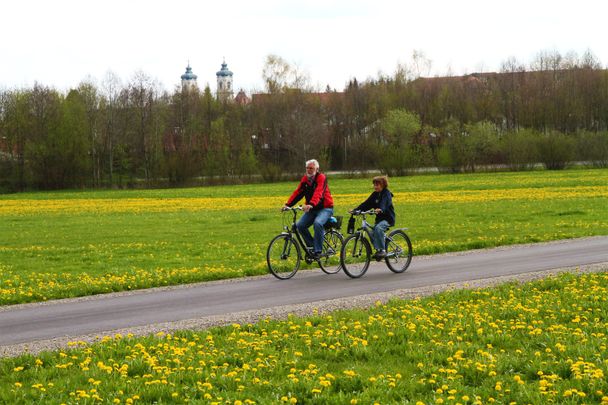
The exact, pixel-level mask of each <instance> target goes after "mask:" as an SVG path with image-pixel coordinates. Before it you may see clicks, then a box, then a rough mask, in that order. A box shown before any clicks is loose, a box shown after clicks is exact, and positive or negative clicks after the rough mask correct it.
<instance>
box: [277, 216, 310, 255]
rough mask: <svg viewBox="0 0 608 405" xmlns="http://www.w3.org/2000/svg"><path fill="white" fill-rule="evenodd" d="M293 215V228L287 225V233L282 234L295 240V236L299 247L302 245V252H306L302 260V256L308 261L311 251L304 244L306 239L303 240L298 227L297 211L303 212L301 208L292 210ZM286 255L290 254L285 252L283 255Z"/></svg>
mask: <svg viewBox="0 0 608 405" xmlns="http://www.w3.org/2000/svg"><path fill="white" fill-rule="evenodd" d="M290 211H291V213H292V214H293V220H292V223H291V227H288V226H287V225H285V226H284V229H285V231H284V232H282V233H283V234H285V235H289V236H290V237H291V238H293V235H295V236H296V237H295V239H296V241H297V242H298V245H300V248H302V250H303V251H304V258H302V257H301V256H300V259H308V258H310V250H309V248H308V246H306V243H305V242H304V239H303V238H302V235H300V231H298V227H297V226H296V218H297V216H298V213H297V211H302V208H301V207H295V208H290ZM286 248H287V247H284V248H283V249H286ZM285 253H287V254H289V253H290V252H285V251H283V255H285Z"/></svg>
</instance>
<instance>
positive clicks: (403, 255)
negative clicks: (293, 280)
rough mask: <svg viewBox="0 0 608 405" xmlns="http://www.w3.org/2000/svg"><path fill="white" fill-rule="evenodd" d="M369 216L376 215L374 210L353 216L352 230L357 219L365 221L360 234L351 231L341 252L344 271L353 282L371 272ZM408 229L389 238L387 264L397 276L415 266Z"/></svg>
mask: <svg viewBox="0 0 608 405" xmlns="http://www.w3.org/2000/svg"><path fill="white" fill-rule="evenodd" d="M366 215H375V211H374V210H373V209H372V210H369V211H353V212H352V213H351V220H350V221H349V228H350V224H351V223H353V222H354V217H355V216H361V217H362V220H361V227H360V228H358V229H357V230H354V229H352V230H351V229H348V232H349V233H351V235H350V236H348V237H347V238H346V239H345V240H344V243H343V244H342V250H341V251H340V264H341V265H342V269H343V270H344V273H346V275H348V276H349V277H351V278H359V277H361V276H363V275H364V274H365V272H366V271H367V269H368V268H369V262H370V257H371V250H372V247H371V243H370V241H371V239H372V230H373V226H372V225H371V224H369V223H368V222H367V221H366V219H365V217H366ZM353 225H354V224H353ZM407 229H408V228H397V229H394V230H392V231H391V232H390V233H388V234H387V235H385V246H386V257H385V258H384V261H385V262H386V265H387V266H388V268H389V269H390V270H391V271H392V272H393V273H403V272H404V271H405V270H407V268H408V267H409V265H410V263H411V262H412V242H411V241H410V238H409V236H407V234H406V233H405V231H406V230H407ZM351 231H352V232H351ZM377 260H378V261H380V260H382V259H377Z"/></svg>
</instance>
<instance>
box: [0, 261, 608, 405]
mask: <svg viewBox="0 0 608 405" xmlns="http://www.w3.org/2000/svg"><path fill="white" fill-rule="evenodd" d="M607 314H608V273H606V272H602V273H588V274H582V275H576V274H562V275H560V276H558V277H553V278H548V279H544V280H540V281H536V282H532V283H527V284H516V283H512V284H505V285H502V286H499V287H496V288H491V289H477V290H459V291H451V292H444V293H441V294H438V295H435V296H432V297H427V298H422V299H414V300H408V301H402V300H394V301H390V302H388V303H385V304H383V303H379V302H378V303H377V304H376V305H375V306H374V307H372V308H370V309H368V310H351V311H340V312H333V313H330V314H319V313H317V314H315V315H313V316H309V317H305V318H296V317H291V318H289V319H287V320H283V321H276V320H271V319H266V320H262V321H260V322H258V323H257V324H243V325H239V324H234V325H232V326H227V327H222V328H212V329H208V330H204V331H197V332H194V331H183V332H179V333H176V334H171V335H165V334H157V335H155V336H148V337H145V338H136V337H132V336H120V335H115V336H112V337H105V338H104V339H103V340H102V341H101V342H98V343H94V344H91V345H88V344H86V343H84V342H72V343H71V345H70V346H71V348H67V349H65V350H60V351H55V352H46V353H42V354H39V355H37V356H34V355H22V356H20V357H15V358H5V359H0V403H6V404H18V403H22V404H25V403H38V404H47V403H48V404H96V403H106V404H138V403H158V404H168V403H190V404H199V403H201V404H216V405H219V404H231V405H243V404H378V405H380V404H394V403H411V404H416V405H424V404H463V405H464V404H492V403H497V404H513V405H515V404H544V403H566V404H590V403H593V404H608V380H607V379H606V376H607V375H608V360H607V359H608V356H607V355H606V352H607V345H608V335H607V330H608V315H607Z"/></svg>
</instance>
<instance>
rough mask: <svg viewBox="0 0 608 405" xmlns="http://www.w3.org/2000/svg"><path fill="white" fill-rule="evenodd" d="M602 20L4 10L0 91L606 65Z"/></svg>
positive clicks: (374, 8)
mask: <svg viewBox="0 0 608 405" xmlns="http://www.w3.org/2000/svg"><path fill="white" fill-rule="evenodd" d="M607 11H608V3H606V2H604V1H602V0H597V1H592V0H577V1H572V0H569V1H563V0H553V1H551V0H526V1H522V0H510V1H494V0H485V1H484V0H470V1H467V0H460V1H457V0H451V1H450V0H420V1H417V2H412V1H406V0H374V1H371V0H335V1H332V0H233V1H226V0H225V1H219V0H216V1H204V0H173V1H168V0H167V1H159V0H103V1H100V0H73V1H71V0H1V1H0V88H15V87H17V88H20V87H29V86H32V85H33V84H34V82H35V81H38V82H39V83H42V84H45V85H49V86H52V87H55V88H57V89H59V90H67V89H69V88H70V87H75V86H77V85H78V83H79V82H81V81H82V80H83V79H85V78H87V77H88V76H90V77H92V78H93V79H95V80H97V82H98V83H99V81H101V79H102V78H103V77H104V75H105V74H106V72H107V71H108V70H111V71H113V72H115V73H116V74H117V75H118V76H119V77H120V78H121V79H122V80H123V81H124V82H126V81H128V80H129V79H130V78H131V77H132V76H133V74H134V73H135V72H136V71H138V70H141V71H144V72H145V73H146V74H148V75H149V76H151V77H153V78H155V79H157V80H158V81H159V82H160V83H161V84H162V85H163V87H164V88H165V89H167V90H172V89H173V88H174V87H175V86H176V85H177V84H179V83H180V76H181V75H182V74H183V73H184V71H185V67H186V65H187V63H188V60H189V61H190V65H191V66H192V69H193V72H194V73H195V74H197V75H198V83H199V86H201V87H202V86H204V85H205V84H206V83H209V84H210V87H211V89H212V90H215V87H216V77H215V73H216V72H217V71H218V70H219V69H220V67H221V66H220V65H221V63H222V58H224V57H225V58H226V62H227V63H228V68H229V69H230V70H232V71H233V72H234V87H235V88H237V89H238V88H243V89H245V90H246V91H247V92H248V93H249V92H251V91H252V90H256V89H257V90H261V89H263V82H262V79H261V76H262V68H263V65H264V60H265V58H266V56H267V55H268V54H276V55H279V56H281V57H282V58H283V59H285V60H286V61H288V62H289V63H291V64H294V65H297V66H298V67H299V68H301V69H302V70H304V71H305V72H307V73H308V74H309V76H310V79H311V84H312V85H313V86H315V87H317V88H319V89H320V90H323V89H324V88H325V86H326V85H327V84H329V85H330V86H331V87H333V88H336V89H338V90H342V89H343V88H344V86H345V84H346V83H347V82H348V80H349V79H350V78H352V77H356V78H357V79H359V80H365V79H367V78H369V77H377V75H378V72H383V73H385V74H393V72H394V71H395V68H396V67H397V64H398V63H409V62H410V61H411V56H412V52H413V51H414V50H420V51H423V52H424V54H425V55H426V56H427V57H428V58H429V59H430V60H432V71H431V74H432V75H443V74H446V73H447V72H448V70H449V71H451V73H453V74H465V73H472V72H479V71H485V72H487V71H497V70H499V69H500V65H501V63H502V62H503V61H504V60H506V59H507V58H509V57H515V58H517V59H518V60H519V61H520V62H523V63H525V64H526V65H528V64H529V63H530V62H532V60H533V59H534V57H535V56H536V55H537V54H538V52H540V51H547V50H550V51H553V50H556V51H558V52H560V53H561V54H562V55H564V54H566V53H568V52H570V51H574V52H576V53H577V54H578V55H579V56H580V55H582V54H583V53H584V52H585V51H586V50H588V49H590V50H591V51H592V52H593V53H594V54H595V55H596V57H597V58H598V59H599V61H600V62H601V64H602V65H603V66H606V64H607V63H608V44H607V43H606V29H605V28H606V15H608V13H607Z"/></svg>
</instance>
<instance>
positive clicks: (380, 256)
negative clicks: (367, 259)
mask: <svg viewBox="0 0 608 405" xmlns="http://www.w3.org/2000/svg"><path fill="white" fill-rule="evenodd" d="M384 258H386V250H378V251H377V252H376V259H377V260H382V259H384Z"/></svg>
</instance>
